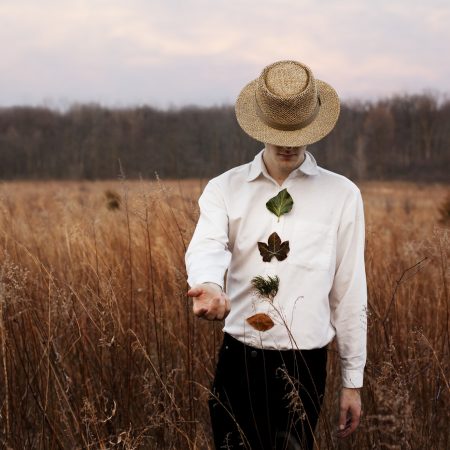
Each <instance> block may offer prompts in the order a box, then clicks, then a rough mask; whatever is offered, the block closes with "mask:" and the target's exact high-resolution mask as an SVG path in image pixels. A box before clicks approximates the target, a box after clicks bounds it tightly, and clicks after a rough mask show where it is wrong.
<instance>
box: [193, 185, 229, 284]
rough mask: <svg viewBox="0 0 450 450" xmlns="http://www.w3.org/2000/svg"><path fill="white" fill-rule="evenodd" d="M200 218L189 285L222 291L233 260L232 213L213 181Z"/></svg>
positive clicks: (205, 194)
mask: <svg viewBox="0 0 450 450" xmlns="http://www.w3.org/2000/svg"><path fill="white" fill-rule="evenodd" d="M198 204H199V206H200V217H199V220H198V223H197V226H196V228H195V231H194V234H193V236H192V240H191V242H190V244H189V246H188V249H187V251H186V256H185V262H186V271H187V274H188V283H189V285H190V286H191V287H192V286H194V285H195V284H199V283H205V282H212V283H216V284H218V285H219V286H220V287H221V288H222V289H223V286H224V277H225V272H226V270H227V268H228V266H229V264H230V261H231V252H230V251H229V249H228V214H227V209H226V206H225V202H224V200H223V196H222V193H221V191H220V188H219V186H217V185H216V184H215V183H213V182H211V181H210V182H209V183H208V184H207V185H206V187H205V189H204V191H203V193H202V195H201V196H200V198H199V201H198Z"/></svg>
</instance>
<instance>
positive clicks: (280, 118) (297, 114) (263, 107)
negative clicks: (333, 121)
mask: <svg viewBox="0 0 450 450" xmlns="http://www.w3.org/2000/svg"><path fill="white" fill-rule="evenodd" d="M255 96H256V103H257V106H258V110H259V113H260V116H261V118H262V119H263V120H265V121H266V122H267V123H268V124H271V125H272V126H280V127H301V126H302V124H305V125H306V124H307V123H309V121H310V120H312V119H313V118H314V115H315V113H316V112H317V107H318V98H317V86H316V80H315V78H314V75H313V74H312V72H311V69H310V68H309V67H308V66H306V65H304V64H302V63H299V62H297V61H278V62H276V63H274V64H271V65H269V66H267V67H266V68H264V70H263V71H262V73H261V75H260V77H259V78H258V83H257V87H256V92H255Z"/></svg>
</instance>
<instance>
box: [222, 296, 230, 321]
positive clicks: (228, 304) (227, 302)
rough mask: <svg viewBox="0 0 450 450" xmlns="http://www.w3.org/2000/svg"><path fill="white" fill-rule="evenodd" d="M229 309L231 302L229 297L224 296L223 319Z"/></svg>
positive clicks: (228, 312)
mask: <svg viewBox="0 0 450 450" xmlns="http://www.w3.org/2000/svg"><path fill="white" fill-rule="evenodd" d="M230 311H231V302H230V299H229V298H228V297H226V298H225V315H224V317H223V318H224V319H225V317H227V316H228V314H230Z"/></svg>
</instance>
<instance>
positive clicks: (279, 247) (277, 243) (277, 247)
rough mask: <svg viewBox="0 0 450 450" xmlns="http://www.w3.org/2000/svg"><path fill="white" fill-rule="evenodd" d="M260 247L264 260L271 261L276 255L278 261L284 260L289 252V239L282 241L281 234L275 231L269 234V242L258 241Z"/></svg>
mask: <svg viewBox="0 0 450 450" xmlns="http://www.w3.org/2000/svg"><path fill="white" fill-rule="evenodd" d="M258 249H259V253H261V256H262V258H263V261H264V262H270V260H271V259H272V258H273V257H274V256H275V258H277V259H278V261H283V260H285V259H286V258H287V254H288V253H289V241H284V242H281V239H280V236H278V234H277V233H275V232H274V233H272V234H271V235H270V236H269V240H268V242H267V244H266V243H265V242H258Z"/></svg>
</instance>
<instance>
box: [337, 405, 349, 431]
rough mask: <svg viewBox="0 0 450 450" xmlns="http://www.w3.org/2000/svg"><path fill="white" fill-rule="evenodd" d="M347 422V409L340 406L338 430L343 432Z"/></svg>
mask: <svg viewBox="0 0 450 450" xmlns="http://www.w3.org/2000/svg"><path fill="white" fill-rule="evenodd" d="M346 422H347V408H345V407H344V406H341V407H340V409H339V430H344V429H345V425H346Z"/></svg>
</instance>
